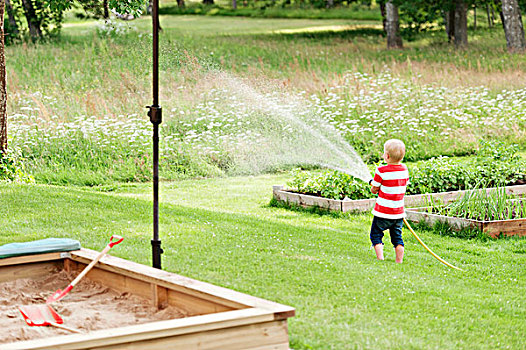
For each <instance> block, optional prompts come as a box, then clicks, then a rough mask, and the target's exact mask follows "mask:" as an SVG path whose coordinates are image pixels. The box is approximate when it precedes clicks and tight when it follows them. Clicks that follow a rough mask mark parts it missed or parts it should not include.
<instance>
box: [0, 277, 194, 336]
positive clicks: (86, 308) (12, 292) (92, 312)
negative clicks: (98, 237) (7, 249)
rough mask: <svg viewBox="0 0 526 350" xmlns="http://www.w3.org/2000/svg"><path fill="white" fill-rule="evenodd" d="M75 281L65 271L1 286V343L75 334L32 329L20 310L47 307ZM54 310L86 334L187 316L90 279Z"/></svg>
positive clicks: (54, 328) (59, 330) (82, 282)
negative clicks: (50, 299)
mask: <svg viewBox="0 0 526 350" xmlns="http://www.w3.org/2000/svg"><path fill="white" fill-rule="evenodd" d="M75 277H76V275H71V274H69V273H67V272H66V271H64V270H57V271H55V272H54V273H52V274H49V275H47V276H42V277H40V278H38V279H29V278H25V279H17V280H14V281H8V282H2V283H0V312H1V313H0V314H1V316H0V328H1V329H2V332H0V343H11V342H17V341H22V340H30V339H38V338H47V337H52V336H59V335H69V334H74V333H71V332H69V331H66V330H62V329H59V328H56V327H53V326H40V327H30V326H28V325H27V324H26V322H25V320H24V318H23V317H22V314H21V313H20V311H19V310H18V307H20V306H22V305H31V304H45V302H46V299H47V298H48V297H49V296H50V295H52V294H53V293H54V292H55V291H56V290H57V289H64V288H65V287H66V286H67V285H68V284H69V283H70V282H71V281H72V280H73V279H74V278H75ZM52 306H53V308H54V309H55V310H56V311H57V312H58V314H59V315H60V316H61V317H62V319H63V320H64V323H63V324H64V325H65V326H68V327H70V328H76V329H78V330H79V331H81V332H82V333H88V332H89V331H93V330H97V329H107V328H115V327H121V326H127V325H135V324H141V323H147V322H152V321H161V320H170V319H174V318H183V317H186V316H187V315H186V314H185V313H184V312H183V311H181V310H178V309H176V308H174V307H171V306H170V307H167V308H165V309H163V310H159V309H157V308H155V307H153V306H152V305H151V302H150V301H149V300H146V299H143V298H139V297H137V296H134V295H131V294H130V293H117V292H115V291H113V290H110V289H109V288H107V287H105V286H103V285H101V284H99V283H95V282H93V281H90V280H89V279H86V278H85V279H83V280H81V282H79V284H77V285H76V286H75V287H74V288H73V290H71V291H70V292H69V294H68V295H67V296H66V297H65V298H64V299H62V300H60V301H58V302H55V303H53V305H52Z"/></svg>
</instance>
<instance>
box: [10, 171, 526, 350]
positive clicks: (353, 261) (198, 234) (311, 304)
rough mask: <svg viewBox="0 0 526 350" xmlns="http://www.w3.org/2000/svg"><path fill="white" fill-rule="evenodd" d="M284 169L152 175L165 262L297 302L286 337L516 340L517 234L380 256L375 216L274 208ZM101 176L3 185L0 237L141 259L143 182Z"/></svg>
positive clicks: (147, 218) (361, 343) (519, 339)
mask: <svg viewBox="0 0 526 350" xmlns="http://www.w3.org/2000/svg"><path fill="white" fill-rule="evenodd" d="M286 181H287V177H286V176H284V175H265V176H258V177H235V178H218V179H206V180H185V181H179V182H170V183H164V184H163V185H162V186H161V202H162V204H161V216H160V220H161V227H160V231H161V239H162V244H163V248H164V250H165V254H164V255H163V267H164V268H165V269H166V270H169V271H173V272H176V273H180V274H182V275H185V276H188V277H192V278H196V279H199V280H202V281H206V282H210V283H213V284H216V285H220V286H224V287H228V288H232V289H234V290H237V291H241V292H245V293H248V294H251V295H254V296H258V297H262V298H266V299H269V300H273V301H276V302H279V303H283V304H287V305H291V306H294V307H295V308H296V317H294V318H292V319H290V323H289V326H290V327H289V333H290V339H291V347H292V348H293V349H505V348H510V349H520V348H524V334H523V331H521V330H523V329H524V328H525V327H526V311H525V310H526V308H525V305H526V285H525V283H524V281H525V277H526V270H525V269H524V268H522V266H524V264H525V263H526V241H525V240H524V239H506V240H497V241H488V242H482V241H476V240H472V241H467V240H461V239H455V238H450V237H442V236H438V235H435V234H432V233H429V232H422V231H417V232H418V234H419V235H420V236H421V238H422V239H423V240H424V241H425V242H426V243H427V244H428V246H429V247H430V248H431V249H433V250H434V251H435V252H436V253H437V254H438V255H440V256H441V257H442V258H444V259H445V260H447V261H449V262H450V263H452V264H454V265H457V266H459V267H460V268H462V269H464V270H465V272H457V271H453V270H451V269H448V268H447V267H445V266H444V265H442V264H440V263H439V262H438V261H436V260H435V259H434V258H433V257H432V256H431V255H430V254H429V253H427V252H426V251H425V250H424V249H423V248H422V247H421V246H420V245H419V244H418V243H417V242H416V240H415V239H414V238H413V237H412V236H411V235H410V234H409V232H408V231H405V232H404V239H405V241H406V257H405V261H404V263H403V264H402V265H398V264H395V263H394V252H393V251H392V250H391V249H390V244H389V243H387V244H386V247H387V249H386V261H384V262H378V261H376V260H375V258H374V252H373V250H372V249H371V248H370V246H369V238H368V230H369V225H370V220H371V217H370V215H367V214H365V215H358V216H349V215H344V216H333V215H321V216H320V215H316V214H311V213H306V212H299V211H291V210H286V209H278V208H273V207H269V206H268V203H269V201H270V198H271V186H272V185H273V184H283V183H285V182H286ZM104 189H105V190H110V189H111V190H112V191H111V192H102V191H97V190H96V188H91V189H83V188H63V187H51V186H45V185H14V184H10V185H5V184H4V185H0V205H1V207H2V208H3V211H2V212H3V213H4V215H2V216H0V232H1V238H0V242H1V243H8V242H13V241H27V240H32V239H39V238H45V237H70V238H75V239H78V240H80V241H81V243H82V245H83V247H86V248H92V249H97V250H100V249H102V248H103V247H104V245H105V244H106V242H107V239H108V237H109V236H110V235H111V234H120V235H123V236H125V238H126V240H125V242H124V244H122V245H119V246H118V247H117V249H115V250H114V251H113V253H112V254H114V255H117V256H120V257H123V258H126V259H129V260H132V261H136V262H140V263H144V264H148V265H149V264H150V260H151V252H150V251H151V250H150V239H151V189H150V186H149V185H148V184H127V185H115V186H113V187H112V188H110V187H106V188H104Z"/></svg>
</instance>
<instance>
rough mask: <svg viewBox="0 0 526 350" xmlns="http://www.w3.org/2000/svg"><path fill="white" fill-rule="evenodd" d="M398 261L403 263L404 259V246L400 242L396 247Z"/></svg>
mask: <svg viewBox="0 0 526 350" xmlns="http://www.w3.org/2000/svg"><path fill="white" fill-rule="evenodd" d="M395 253H396V262H397V263H399V264H401V263H402V261H404V246H403V245H401V244H399V245H397V246H396V248H395Z"/></svg>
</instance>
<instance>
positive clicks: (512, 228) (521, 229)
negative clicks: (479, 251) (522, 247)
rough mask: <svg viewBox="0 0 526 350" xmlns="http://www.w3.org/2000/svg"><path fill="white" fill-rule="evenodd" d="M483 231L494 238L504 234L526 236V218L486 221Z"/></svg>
mask: <svg viewBox="0 0 526 350" xmlns="http://www.w3.org/2000/svg"><path fill="white" fill-rule="evenodd" d="M482 231H483V232H484V233H486V234H488V235H490V236H491V237H493V238H497V237H499V236H501V235H504V236H519V237H522V236H526V219H513V220H495V221H485V222H484V223H483V229H482Z"/></svg>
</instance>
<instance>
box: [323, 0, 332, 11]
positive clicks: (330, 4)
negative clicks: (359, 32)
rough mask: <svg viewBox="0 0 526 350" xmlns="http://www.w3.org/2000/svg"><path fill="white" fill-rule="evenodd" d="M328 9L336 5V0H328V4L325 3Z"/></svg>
mask: <svg viewBox="0 0 526 350" xmlns="http://www.w3.org/2000/svg"><path fill="white" fill-rule="evenodd" d="M325 6H326V7H327V8H328V9H330V8H333V7H334V0H327V5H325Z"/></svg>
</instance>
